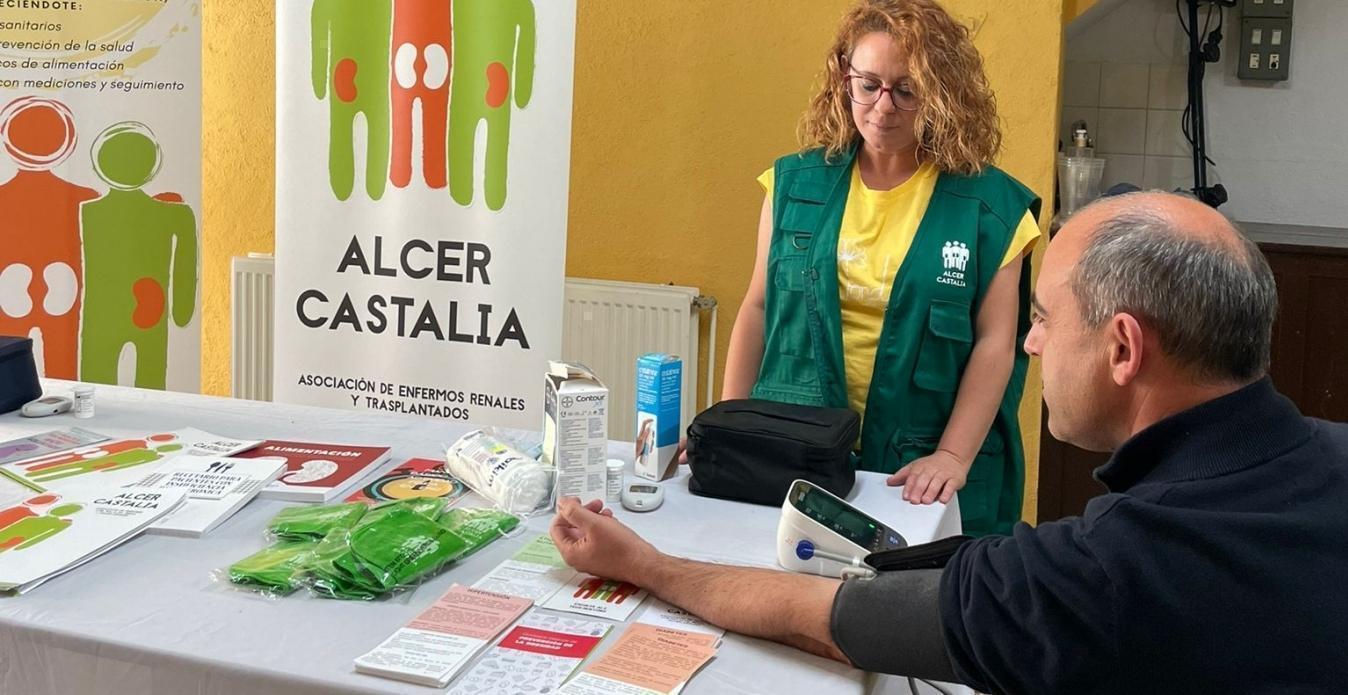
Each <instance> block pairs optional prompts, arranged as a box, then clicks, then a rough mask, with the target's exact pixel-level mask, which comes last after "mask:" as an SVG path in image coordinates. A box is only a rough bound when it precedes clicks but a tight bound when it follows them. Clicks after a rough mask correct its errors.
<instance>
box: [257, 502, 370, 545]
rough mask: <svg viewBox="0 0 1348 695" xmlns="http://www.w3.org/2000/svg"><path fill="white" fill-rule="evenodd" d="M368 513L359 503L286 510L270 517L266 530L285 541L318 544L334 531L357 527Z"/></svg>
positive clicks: (289, 508)
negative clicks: (314, 542)
mask: <svg viewBox="0 0 1348 695" xmlns="http://www.w3.org/2000/svg"><path fill="white" fill-rule="evenodd" d="M367 509H368V507H366V506H365V505H364V504H361V503H360V502H352V503H350V504H330V505H323V506H319V507H306V506H301V507H288V508H286V509H283V510H281V513H279V514H277V515H276V516H275V517H272V520H271V523H269V524H267V530H268V531H270V532H271V533H272V534H273V535H275V536H276V537H278V538H284V539H286V540H321V539H322V538H323V537H324V536H327V535H328V533H329V532H330V531H332V530H333V529H348V528H351V527H352V526H355V525H356V522H357V521H360V519H361V517H363V516H365V512H366V510H367Z"/></svg>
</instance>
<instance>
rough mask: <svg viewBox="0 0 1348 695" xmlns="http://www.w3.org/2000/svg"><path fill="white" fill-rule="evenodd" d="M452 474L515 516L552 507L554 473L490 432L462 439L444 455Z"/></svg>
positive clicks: (489, 430)
mask: <svg viewBox="0 0 1348 695" xmlns="http://www.w3.org/2000/svg"><path fill="white" fill-rule="evenodd" d="M445 465H446V467H447V468H449V472H450V474H452V475H454V476H455V477H457V478H459V479H460V480H462V481H463V482H464V483H466V484H467V485H468V486H469V487H471V488H473V490H475V491H476V492H477V493H478V494H479V495H482V496H483V497H486V498H487V499H490V500H491V501H492V502H495V503H496V505H497V506H498V507H500V508H501V509H504V510H506V511H508V512H511V513H514V514H528V513H531V512H535V511H540V508H545V507H550V506H551V505H550V504H549V502H550V501H551V499H552V469H550V468H548V467H547V466H544V465H543V464H541V463H539V462H538V460H537V459H534V458H532V457H530V456H529V455H528V454H525V453H524V452H522V451H520V450H519V449H516V448H515V447H514V445H512V444H510V443H509V442H507V441H506V440H505V439H504V438H502V437H501V436H500V435H499V434H497V433H496V432H495V431H494V430H492V429H491V428H488V429H482V430H474V431H472V432H469V433H468V434H465V435H464V436H463V437H461V438H459V441H457V442H454V444H452V445H451V446H450V447H449V450H448V451H447V452H446V453H445Z"/></svg>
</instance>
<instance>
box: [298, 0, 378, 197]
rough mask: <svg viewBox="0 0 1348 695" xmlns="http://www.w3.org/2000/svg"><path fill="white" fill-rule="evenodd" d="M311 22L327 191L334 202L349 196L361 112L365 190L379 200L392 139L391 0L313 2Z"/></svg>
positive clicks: (352, 179)
mask: <svg viewBox="0 0 1348 695" xmlns="http://www.w3.org/2000/svg"><path fill="white" fill-rule="evenodd" d="M310 22H311V26H310V41H311V47H312V60H313V64H312V70H313V81H314V96H316V97H318V99H319V100H323V99H327V100H328V112H329V128H330V132H329V133H328V177H329V181H330V183H331V184H332V192H333V194H334V195H336V196H337V199H338V200H346V199H347V198H349V197H351V189H352V187H353V186H354V185H355V177H356V154H355V142H354V133H355V121H356V114H364V115H365V134H366V143H365V192H366V193H368V194H369V196H370V199H371V200H379V199H380V198H382V197H383V196H384V186H385V183H386V182H387V180H388V163H389V140H390V138H391V137H392V135H391V133H390V126H391V120H390V117H389V109H390V106H389V61H390V58H389V50H390V48H389V41H390V40H391V38H390V37H391V36H392V31H393V3H392V0H314V4H313V8H312V10H311V14H310ZM329 92H331V97H329V96H328V93H329Z"/></svg>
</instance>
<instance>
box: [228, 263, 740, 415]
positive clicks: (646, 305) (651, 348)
mask: <svg viewBox="0 0 1348 695" xmlns="http://www.w3.org/2000/svg"><path fill="white" fill-rule="evenodd" d="M274 279H275V259H273V258H272V257H271V256H269V255H266V254H249V256H248V257H247V258H242V257H236V258H235V259H234V261H233V274H232V282H231V291H230V301H231V304H232V307H233V317H234V320H233V322H232V326H231V338H232V341H231V342H232V345H233V356H232V362H233V371H234V374H233V379H232V384H233V388H232V392H231V393H232V395H233V396H234V397H235V398H247V399H251V400H258V401H270V400H271V398H272V354H273V350H274V340H273V336H272V325H273V311H274V305H275V282H274ZM705 310H709V311H711V318H710V320H709V321H708V325H709V326H710V334H709V336H708V342H707V344H708V345H710V346H712V347H711V350H710V351H709V357H708V360H707V364H706V373H707V391H706V398H705V400H704V401H703V402H702V403H700V404H699V403H698V402H697V393H696V391H697V376H698V365H699V359H698V338H699V335H700V333H699V328H698V326H699V318H700V314H701V312H702V311H705ZM715 345H716V300H715V299H713V298H710V297H703V296H701V295H699V294H698V293H697V290H696V289H694V288H692V287H679V286H676V285H648V284H642V283H632V282H612V281H608V280H585V279H580V278H567V279H566V289H565V292H564V308H563V318H562V354H561V355H560V356H558V357H559V358H560V359H563V360H566V361H569V362H580V363H582V364H584V365H586V366H587V367H589V368H590V369H593V370H594V371H595V373H596V374H598V375H599V378H600V379H603V380H604V383H605V384H607V385H608V387H609V419H608V426H609V438H610V439H616V440H619V441H629V440H632V439H635V437H636V430H635V422H636V369H637V358H638V357H640V356H641V355H643V354H645V353H648V352H665V353H670V354H674V355H678V356H679V357H681V358H682V359H683V401H682V402H683V424H684V427H687V425H688V423H689V422H690V421H691V420H692V418H693V415H695V414H697V413H698V412H699V411H701V410H702V409H703V408H705V407H707V406H710V405H711V403H712V383H713V381H714V379H713V377H714V375H715V371H716V348H715ZM539 390H540V392H541V391H542V375H541V374H540V375H539Z"/></svg>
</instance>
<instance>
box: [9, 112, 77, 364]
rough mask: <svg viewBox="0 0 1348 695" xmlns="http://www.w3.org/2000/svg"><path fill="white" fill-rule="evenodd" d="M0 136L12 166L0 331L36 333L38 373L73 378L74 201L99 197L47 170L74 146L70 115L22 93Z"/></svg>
mask: <svg viewBox="0 0 1348 695" xmlns="http://www.w3.org/2000/svg"><path fill="white" fill-rule="evenodd" d="M0 141H2V142H3V145H4V148H5V153H6V154H8V155H9V157H10V159H12V160H14V163H15V164H16V165H17V166H18V168H19V171H18V172H17V173H16V174H15V175H14V178H12V179H10V180H9V181H7V182H5V183H3V184H0V334H4V335H15V336H28V335H30V333H31V332H32V331H33V330H34V329H37V331H38V332H39V334H40V335H41V337H42V357H43V371H44V372H45V374H46V375H47V376H49V377H55V378H59V379H75V378H77V376H78V375H77V373H76V360H77V357H78V350H79V330H80V298H81V296H82V294H83V287H84V264H83V254H82V249H81V243H80V204H81V203H83V202H84V201H87V200H93V199H95V198H97V197H98V192H97V191H94V190H93V189H91V188H85V187H83V186H78V185H75V184H73V183H71V182H69V181H66V180H64V179H62V178H61V177H59V176H57V175H56V174H54V173H52V169H54V168H55V167H56V166H58V165H60V164H61V162H64V161H65V160H66V158H67V157H69V156H70V154H71V153H72V152H73V151H74V150H75V119H74V116H72V115H71V113H70V109H68V108H66V106H65V105H64V104H62V103H61V102H59V101H56V100H54V99H47V98H43V97H36V96H28V97H20V98H18V99H15V100H14V101H11V102H10V103H9V104H8V105H7V106H5V108H4V110H3V111H0Z"/></svg>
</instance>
